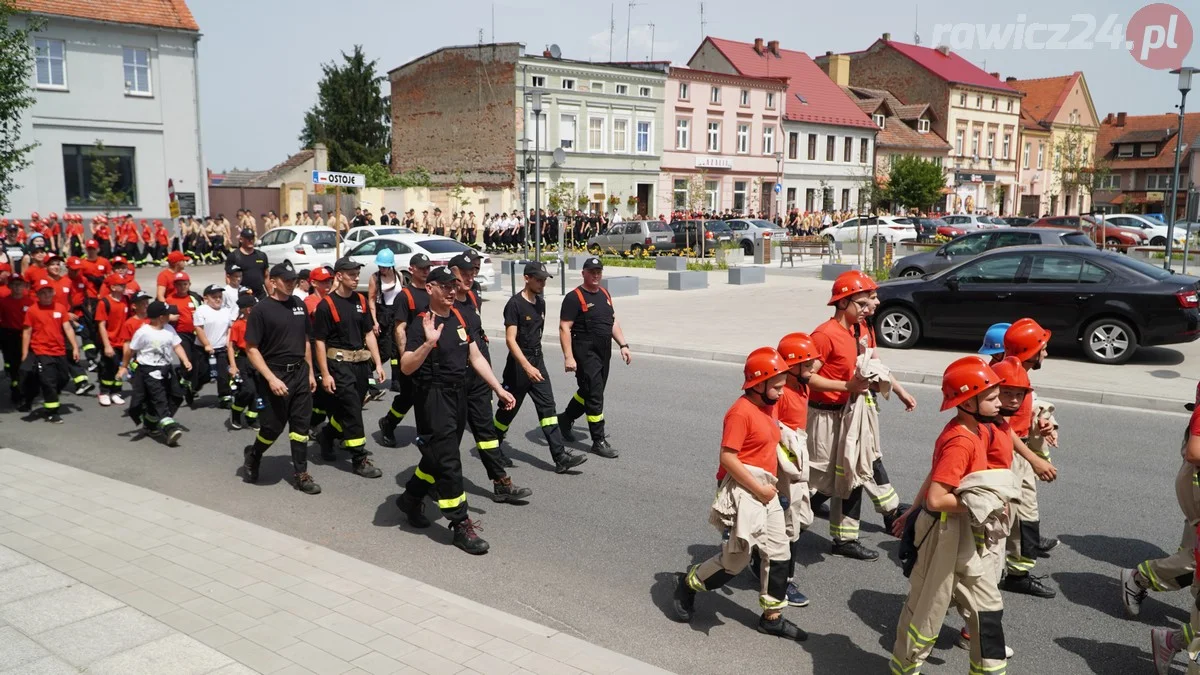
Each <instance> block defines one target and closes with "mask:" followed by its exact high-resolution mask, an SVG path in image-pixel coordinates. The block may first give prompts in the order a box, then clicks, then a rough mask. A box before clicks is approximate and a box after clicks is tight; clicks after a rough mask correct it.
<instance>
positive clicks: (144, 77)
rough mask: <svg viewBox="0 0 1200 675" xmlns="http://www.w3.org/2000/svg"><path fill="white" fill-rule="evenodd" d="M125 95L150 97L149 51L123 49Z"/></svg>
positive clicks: (131, 48) (130, 48)
mask: <svg viewBox="0 0 1200 675" xmlns="http://www.w3.org/2000/svg"><path fill="white" fill-rule="evenodd" d="M125 93H127V94H143V95H146V96H149V95H150V50H149V49H134V48H133V47H126V48H125Z"/></svg>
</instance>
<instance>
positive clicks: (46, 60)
mask: <svg viewBox="0 0 1200 675" xmlns="http://www.w3.org/2000/svg"><path fill="white" fill-rule="evenodd" d="M13 4H14V5H15V7H16V9H18V10H20V11H26V12H30V13H32V14H35V15H38V16H39V17H40V18H42V19H43V20H44V21H45V26H44V27H43V28H42V30H41V31H40V32H38V33H35V34H34V36H33V38H32V44H31V45H30V47H31V48H32V49H34V50H35V54H36V65H35V67H34V73H33V75H32V77H31V80H30V85H31V86H32V87H33V88H34V92H35V97H36V99H37V102H36V103H35V104H34V105H33V107H32V108H30V109H28V110H27V111H26V114H25V116H24V117H23V119H22V125H21V129H22V131H21V133H22V138H23V140H27V141H29V142H35V143H37V147H36V148H35V149H34V150H33V152H32V158H31V159H32V164H31V165H30V166H29V167H28V168H27V169H26V170H24V171H22V172H21V173H19V174H18V175H17V177H16V182H17V184H18V185H19V186H20V187H19V188H18V189H17V190H16V192H15V193H14V194H13V195H12V199H11V210H12V215H15V216H16V217H18V218H22V219H24V218H26V217H28V215H29V213H30V212H32V211H38V212H40V213H41V214H43V215H45V214H46V213H48V212H51V211H54V212H59V213H61V212H64V211H67V212H72V213H75V212H78V213H82V214H84V217H85V218H86V217H87V216H88V215H90V214H95V213H99V212H102V211H103V210H104V207H103V206H102V205H100V204H97V203H96V200H95V198H94V195H93V194H92V193H93V187H92V169H91V167H92V162H93V155H94V148H95V145H96V143H97V142H100V143H103V145H104V151H103V155H106V156H108V157H112V158H115V160H116V161H109V164H110V165H111V166H112V167H113V168H115V169H116V170H117V172H118V174H119V180H118V183H117V186H116V189H117V190H119V191H123V192H126V193H128V198H127V200H126V202H125V203H124V204H122V205H121V206H118V207H117V208H116V209H115V211H116V212H119V213H132V214H133V215H134V217H135V218H138V219H142V218H166V217H168V216H169V213H170V211H169V206H168V196H167V181H168V180H173V181H174V187H175V192H176V194H177V195H178V196H179V198H180V202H181V206H182V207H183V212H184V214H187V212H188V211H189V210H190V209H189V205H190V204H192V203H194V204H195V210H196V213H197V214H201V215H203V214H205V213H207V207H208V203H207V202H208V198H207V190H206V180H205V170H204V162H203V158H202V155H201V151H200V147H201V144H200V140H201V139H200V102H199V87H198V83H197V66H198V62H197V59H198V58H199V54H198V50H197V48H198V44H199V41H200V29H199V26H197V25H196V21H195V19H194V18H193V17H192V14H191V12H190V11H189V10H188V8H187V5H186V4H185V3H184V0H155V1H154V2H150V1H148V0H143V1H142V2H111V3H105V2H96V1H94V0H14V1H13ZM23 21H24V19H23V18H21V17H18V18H17V19H16V21H15V22H14V23H16V24H17V25H23Z"/></svg>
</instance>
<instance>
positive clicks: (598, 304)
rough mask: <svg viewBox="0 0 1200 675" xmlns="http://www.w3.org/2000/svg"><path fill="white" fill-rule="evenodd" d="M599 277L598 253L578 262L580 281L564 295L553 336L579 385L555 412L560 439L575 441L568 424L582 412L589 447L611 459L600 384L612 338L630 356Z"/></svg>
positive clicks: (626, 357)
mask: <svg viewBox="0 0 1200 675" xmlns="http://www.w3.org/2000/svg"><path fill="white" fill-rule="evenodd" d="M603 276H604V263H603V262H601V261H600V259H599V258H595V257H592V258H588V259H587V260H585V261H584V263H583V285H581V286H577V287H576V288H575V290H574V291H572V292H570V293H568V294H567V296H566V297H565V298H563V302H562V309H561V310H560V312H559V321H558V339H559V343H560V344H561V345H562V351H563V361H564V364H565V367H566V371H567V372H568V373H575V381H576V383H577V384H578V386H579V390H578V391H576V392H575V395H574V396H572V397H571V401H570V402H569V403H567V409H566V410H564V411H563V412H562V413H561V414H559V415H558V426H559V429H561V431H562V435H563V438H565V439H566V440H568V441H575V440H578V439H577V438H576V437H575V435H574V433H572V431H571V426H572V425H573V424H574V423H575V420H577V419H579V418H580V417H581V416H583V415H584V414H586V415H587V421H588V431H589V432H590V434H591V437H592V452H593V453H595V454H597V455H600V456H601V457H606V458H608V459H615V458H616V457H617V454H618V453H617V451H616V449H614V448H613V447H612V445H610V444H609V442H608V438H607V436H606V435H605V433H604V388H605V386H606V385H607V384H608V366H609V361H610V360H611V359H612V343H613V342H616V343H617V346H618V347H619V348H620V349H621V359H622V360H624V361H625V365H629V364H630V363H632V362H633V355H632V354H631V353H630V351H629V344H628V343H627V342H625V332H624V331H622V330H621V322H620V321H618V320H617V317H616V314H615V313H614V310H613V303H612V296H611V295H609V294H608V289H606V288H604V287H602V286H601V285H600V279H601V278H602V277H603Z"/></svg>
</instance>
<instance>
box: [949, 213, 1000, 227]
mask: <svg viewBox="0 0 1200 675" xmlns="http://www.w3.org/2000/svg"><path fill="white" fill-rule="evenodd" d="M942 220H943V221H945V223H946V224H947V225H950V226H953V227H957V228H959V229H962V230H994V229H996V228H998V227H1008V223H1006V222H1004V221H1003V220H1000V219H999V218H997V217H996V216H981V215H976V214H974V213H952V214H950V215H948V216H942Z"/></svg>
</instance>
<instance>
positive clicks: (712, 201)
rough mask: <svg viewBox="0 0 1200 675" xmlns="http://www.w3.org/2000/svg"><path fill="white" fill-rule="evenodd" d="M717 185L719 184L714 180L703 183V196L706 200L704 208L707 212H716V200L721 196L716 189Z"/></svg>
mask: <svg viewBox="0 0 1200 675" xmlns="http://www.w3.org/2000/svg"><path fill="white" fill-rule="evenodd" d="M718 185H719V184H718V183H717V181H715V180H706V181H704V196H705V198H706V204H705V206H706V207H707V208H708V210H709V211H716V210H717V198H718V197H719V196H720V194H721V192H720V190H718V189H717V186H718Z"/></svg>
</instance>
